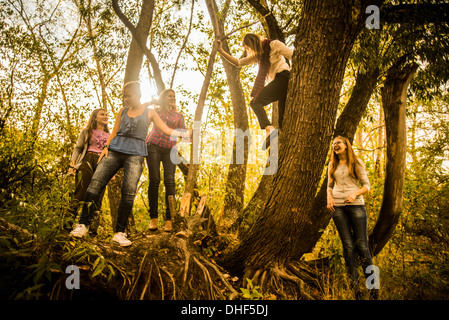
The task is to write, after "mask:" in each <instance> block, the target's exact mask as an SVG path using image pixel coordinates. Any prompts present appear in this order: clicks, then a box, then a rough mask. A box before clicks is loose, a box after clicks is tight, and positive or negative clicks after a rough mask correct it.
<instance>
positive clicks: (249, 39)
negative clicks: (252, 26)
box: [242, 33, 263, 60]
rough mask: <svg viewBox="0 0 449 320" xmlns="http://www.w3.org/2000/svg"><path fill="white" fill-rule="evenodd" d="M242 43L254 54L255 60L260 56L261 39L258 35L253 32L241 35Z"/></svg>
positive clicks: (261, 51)
mask: <svg viewBox="0 0 449 320" xmlns="http://www.w3.org/2000/svg"><path fill="white" fill-rule="evenodd" d="M242 42H243V44H244V45H245V46H247V47H248V48H249V49H251V51H252V52H253V53H254V54H255V55H256V57H257V60H260V59H261V58H262V53H263V50H262V39H261V38H260V36H259V35H257V34H254V33H247V34H245V36H244V37H243V40H242Z"/></svg>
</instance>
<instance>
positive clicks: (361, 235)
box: [332, 205, 373, 281]
mask: <svg viewBox="0 0 449 320" xmlns="http://www.w3.org/2000/svg"><path fill="white" fill-rule="evenodd" d="M334 208H335V212H334V213H333V214H332V219H333V220H334V223H335V225H336V227H337V230H338V234H339V235H340V240H341V243H342V245H343V256H344V258H345V263H346V267H347V269H348V273H349V276H350V278H351V279H352V280H354V281H357V280H358V272H357V256H356V255H357V253H358V254H359V255H360V257H361V258H362V266H363V270H364V272H365V270H366V267H368V266H369V265H372V264H373V259H372V256H371V252H370V250H369V246H368V233H367V216H366V210H365V206H364V205H347V206H338V207H337V206H336V207H334Z"/></svg>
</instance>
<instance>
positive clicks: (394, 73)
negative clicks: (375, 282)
mask: <svg viewBox="0 0 449 320" xmlns="http://www.w3.org/2000/svg"><path fill="white" fill-rule="evenodd" d="M417 68H418V65H417V64H416V63H407V62H406V60H405V59H402V58H401V59H399V60H398V61H397V62H396V63H395V64H394V65H393V66H392V67H391V68H390V69H389V71H388V74H387V77H386V79H385V83H384V86H383V88H382V106H383V109H384V112H385V125H386V138H387V161H386V175H385V185H384V193H383V199H382V206H381V208H380V213H379V218H378V220H377V222H376V225H375V226H374V229H373V231H372V232H371V234H370V236H369V244H370V248H371V250H372V253H373V255H377V254H378V253H379V252H380V251H381V250H382V248H383V247H384V246H385V244H386V243H387V242H388V240H389V239H390V238H391V237H392V235H393V232H394V230H395V228H396V225H397V223H398V221H399V217H400V215H401V212H402V200H403V190H404V178H405V165H406V155H407V127H406V105H407V88H408V85H409V84H410V81H411V79H412V78H413V75H414V74H415V72H416V70H417Z"/></svg>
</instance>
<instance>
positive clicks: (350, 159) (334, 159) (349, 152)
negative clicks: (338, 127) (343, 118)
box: [329, 136, 360, 183]
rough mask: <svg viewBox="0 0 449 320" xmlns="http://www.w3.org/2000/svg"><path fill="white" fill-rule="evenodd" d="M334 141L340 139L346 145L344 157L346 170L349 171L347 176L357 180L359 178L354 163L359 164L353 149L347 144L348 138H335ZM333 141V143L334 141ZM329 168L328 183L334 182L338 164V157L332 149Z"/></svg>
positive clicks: (349, 143)
mask: <svg viewBox="0 0 449 320" xmlns="http://www.w3.org/2000/svg"><path fill="white" fill-rule="evenodd" d="M335 139H340V140H341V141H342V142H343V143H344V144H345V145H346V150H345V152H346V157H347V165H348V169H349V174H350V175H351V176H352V177H353V178H354V179H359V176H358V174H357V170H356V163H357V162H359V163H360V160H359V158H358V157H357V155H356V154H355V152H354V149H352V146H351V142H349V140H348V138H346V137H342V136H337V137H335ZM335 139H334V141H335ZM330 161H331V162H330V168H329V179H330V182H331V183H332V182H334V172H335V170H336V169H337V167H338V165H339V164H340V157H339V156H338V154H336V153H335V151H334V150H333V148H332V154H331V160H330Z"/></svg>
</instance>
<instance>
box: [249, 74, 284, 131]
mask: <svg viewBox="0 0 449 320" xmlns="http://www.w3.org/2000/svg"><path fill="white" fill-rule="evenodd" d="M289 77H290V71H288V70H284V71H281V72H279V73H276V76H275V77H274V79H273V81H271V82H270V83H269V84H267V85H266V86H265V87H264V88H263V89H262V91H261V92H260V93H259V95H258V96H257V97H256V98H255V99H253V100H252V101H251V102H250V106H251V108H252V109H253V111H254V113H255V114H256V116H257V119H258V120H259V124H260V128H261V129H265V127H267V126H270V125H271V122H270V120H268V117H267V113H266V112H265V109H264V107H265V106H266V105H268V104H270V103H272V102H275V101H278V115H279V128H282V120H283V118H284V111H285V101H286V99H287V88H288V80H289Z"/></svg>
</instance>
